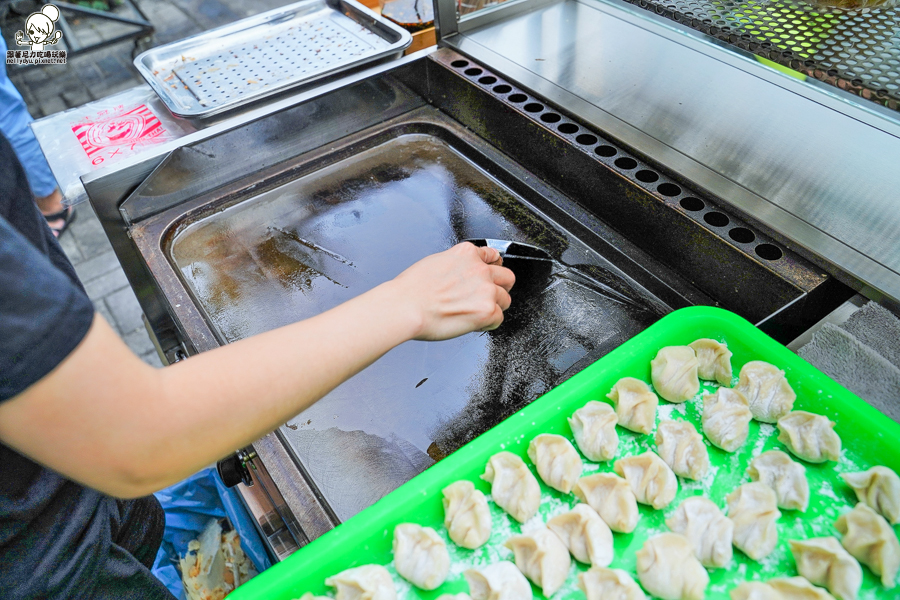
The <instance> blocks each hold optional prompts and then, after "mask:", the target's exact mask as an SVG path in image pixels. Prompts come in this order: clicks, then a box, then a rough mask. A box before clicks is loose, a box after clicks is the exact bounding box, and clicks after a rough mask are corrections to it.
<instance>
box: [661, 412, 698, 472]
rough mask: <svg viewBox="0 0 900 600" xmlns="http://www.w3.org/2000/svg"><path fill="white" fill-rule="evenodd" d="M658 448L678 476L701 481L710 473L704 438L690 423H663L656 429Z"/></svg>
mask: <svg viewBox="0 0 900 600" xmlns="http://www.w3.org/2000/svg"><path fill="white" fill-rule="evenodd" d="M656 447H657V449H658V451H659V456H660V458H662V459H663V460H664V461H666V464H667V465H669V467H671V469H672V470H673V471H674V472H675V474H676V475H680V476H681V477H685V478H687V479H693V480H694V481H699V480H700V479H703V478H704V477H705V476H706V473H707V471H709V452H707V451H706V444H704V443H703V436H701V435H700V434H699V433H697V430H696V429H694V426H693V425H692V424H691V423H689V422H688V421H661V422H660V424H659V426H658V427H657V428H656Z"/></svg>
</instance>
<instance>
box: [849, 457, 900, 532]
mask: <svg viewBox="0 0 900 600" xmlns="http://www.w3.org/2000/svg"><path fill="white" fill-rule="evenodd" d="M841 477H842V478H843V479H844V481H845V482H847V485H849V486H850V487H852V488H853V491H854V492H856V498H857V499H858V500H859V501H860V502H865V503H866V504H867V505H868V506H869V508H871V509H872V510H874V511H875V512H877V513H878V514H880V515H881V516H882V517H884V518H885V519H887V520H888V523H890V524H891V525H896V524H897V523H900V477H897V474H896V473H894V472H893V471H892V470H890V469H888V468H887V467H881V466H878V467H872V468H871V469H869V470H868V471H861V472H859V473H844V474H842V475H841Z"/></svg>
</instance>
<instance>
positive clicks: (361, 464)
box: [81, 0, 900, 558]
mask: <svg viewBox="0 0 900 600" xmlns="http://www.w3.org/2000/svg"><path fill="white" fill-rule="evenodd" d="M768 4H770V5H773V6H775V8H778V7H781V8H783V9H784V10H785V12H780V13H778V14H776V17H777V16H778V15H786V14H790V15H791V17H792V18H796V20H797V21H798V22H800V23H801V25H802V23H803V22H804V19H807V20H809V19H813V20H814V19H815V18H816V15H820V14H822V13H817V12H816V11H814V10H812V9H811V8H809V7H806V6H805V5H803V4H798V3H795V2H788V3H778V2H773V3H768ZM686 5H689V6H686ZM741 6H743V5H738V4H737V3H727V2H725V3H722V2H719V3H715V4H713V3H710V4H709V5H708V6H706V5H703V3H702V2H692V3H686V2H677V3H671V4H670V3H666V2H661V3H656V2H646V1H645V0H639V1H637V2H636V3H628V2H624V1H621V0H508V1H506V2H503V3H499V4H495V5H489V6H486V7H484V8H481V9H480V10H476V11H473V12H467V13H466V14H462V15H461V14H460V13H459V7H458V6H457V4H456V2H454V1H453V0H437V2H436V9H437V10H436V11H435V12H436V15H437V28H438V34H439V44H438V47H436V48H431V49H427V50H423V51H420V52H417V53H415V54H412V55H410V56H406V57H403V58H400V59H397V60H392V61H389V62H385V63H381V64H377V65H375V66H369V67H362V68H358V69H356V70H354V71H351V72H349V74H348V73H346V72H345V73H341V74H337V75H334V76H332V77H330V78H326V79H323V80H320V81H318V82H316V83H315V84H314V85H310V86H308V87H304V88H299V89H295V90H292V91H291V92H290V94H288V95H281V96H276V97H274V98H269V99H268V100H267V101H266V103H265V104H256V105H252V106H249V107H246V106H245V107H243V108H241V109H240V110H238V111H236V112H231V113H228V114H225V115H218V116H217V117H216V118H215V119H213V120H210V121H208V122H197V121H194V122H189V123H187V124H186V125H185V128H184V129H185V131H186V134H185V135H183V136H182V137H180V138H178V139H175V140H172V141H169V142H166V143H164V144H160V145H158V146H155V147H153V148H152V149H148V150H147V151H145V152H143V153H141V154H139V155H137V156H135V157H133V158H131V159H128V160H126V161H123V162H120V163H118V164H117V165H115V166H112V167H108V168H106V169H99V170H97V171H95V172H92V173H89V174H87V175H84V176H83V177H82V178H81V180H82V182H83V186H84V189H85V190H86V193H87V195H88V196H89V197H90V201H91V203H92V205H93V207H94V209H95V210H96V211H97V213H98V215H99V217H100V219H101V222H102V224H103V226H104V228H105V230H106V232H107V235H108V236H109V238H110V240H111V242H112V244H113V247H114V249H115V251H116V253H117V255H118V257H119V259H120V261H121V262H122V264H123V266H124V267H125V270H126V273H127V275H128V277H129V281H130V282H131V284H132V287H133V288H134V290H135V292H136V294H137V296H138V299H139V301H140V303H141V306H142V307H143V309H144V312H145V314H146V316H147V318H148V321H149V323H150V326H151V328H152V330H153V332H154V334H155V336H156V339H157V341H158V343H159V347H160V349H161V352H162V353H163V354H164V356H165V357H166V358H167V360H168V361H169V362H174V361H178V360H184V359H188V360H189V357H190V356H191V355H193V354H195V353H198V352H203V351H206V350H209V349H212V348H215V347H217V346H220V345H222V344H225V343H228V342H230V341H233V340H235V339H239V338H241V337H245V336H247V335H251V334H253V333H256V332H259V331H264V330H266V329H269V328H272V327H275V326H278V325H280V324H283V323H287V322H290V321H292V320H297V319H299V318H303V317H305V316H309V315H312V314H315V313H316V312H319V311H321V310H324V309H327V308H328V307H330V306H333V305H334V304H336V303H338V302H340V301H342V300H343V299H346V298H348V297H351V296H353V295H355V294H358V293H360V292H362V291H365V290H366V289H369V288H370V287H372V286H374V285H377V283H379V282H380V281H383V280H385V279H387V278H389V277H391V276H392V275H393V274H396V273H397V272H399V271H400V270H401V269H402V268H403V267H404V266H406V265H408V264H410V263H411V262H412V261H413V260H414V258H415V257H418V256H422V255H424V254H426V253H428V252H431V251H436V250H440V249H443V248H446V247H448V246H449V245H450V244H452V243H454V242H455V241H458V240H460V239H466V238H472V237H496V238H506V239H515V240H517V241H521V242H528V243H533V244H536V245H539V246H542V247H544V248H546V249H547V250H548V251H549V252H550V253H551V254H552V255H553V257H554V259H556V260H557V261H559V264H560V265H562V266H563V267H564V268H562V269H561V270H559V271H558V272H555V273H554V276H553V277H552V279H551V282H550V284H548V285H547V286H546V287H545V288H542V290H540V291H538V292H536V293H533V294H531V295H528V296H525V295H523V296H521V297H520V298H519V300H520V304H521V306H520V308H519V309H518V312H516V313H514V314H511V315H510V318H508V320H507V323H506V324H505V325H504V326H503V327H502V328H501V329H499V330H497V332H495V333H492V334H471V335H470V336H465V337H463V338H460V339H459V340H456V341H450V342H443V343H440V344H432V345H426V344H423V343H419V342H411V343H409V344H406V345H404V346H401V347H400V348H398V349H396V350H394V351H393V352H391V353H389V354H388V355H387V356H385V357H384V358H383V359H382V360H381V361H379V363H377V364H376V365H374V366H373V367H372V368H370V369H369V370H367V371H366V372H364V373H363V374H361V375H359V376H357V377H356V378H354V379H352V380H351V381H349V382H347V383H346V384H344V385H343V386H341V387H339V388H338V389H337V390H335V391H334V392H332V393H331V394H329V395H328V396H327V397H326V398H325V399H323V400H322V401H320V402H319V403H318V404H316V405H315V406H313V407H312V408H310V409H308V410H307V411H305V412H303V413H301V414H300V415H297V417H295V418H294V419H291V420H290V421H289V422H287V423H285V424H284V425H283V426H282V427H281V428H279V429H278V430H277V431H276V432H274V433H272V434H270V435H267V436H266V437H264V438H263V439H261V440H258V441H257V442H255V443H254V444H253V445H252V447H249V448H245V449H240V450H239V451H238V453H237V454H236V456H235V457H234V458H232V459H231V460H230V461H229V462H227V463H225V465H224V467H223V468H224V469H225V471H226V474H227V475H229V476H230V477H233V478H235V479H236V480H238V479H241V478H244V479H245V480H246V481H247V482H252V483H253V484H254V485H253V486H252V488H248V487H247V486H246V485H244V484H240V486H241V488H240V489H241V491H242V493H243V495H244V497H245V499H246V501H247V504H248V507H249V508H250V509H251V511H252V512H253V513H254V515H255V516H256V517H257V522H258V523H259V526H260V529H261V531H262V532H263V533H264V535H265V537H266V538H267V539H268V541H269V544H270V548H271V550H272V552H273V554H274V555H275V556H276V557H278V558H283V557H285V556H287V555H288V554H290V553H291V552H292V551H293V550H294V549H296V548H297V547H299V546H301V545H303V544H305V543H307V542H308V541H309V540H311V539H314V538H316V537H318V536H319V535H321V534H322V533H324V532H325V531H327V530H329V529H331V528H333V527H334V526H336V525H337V524H339V523H340V522H341V521H343V520H345V519H347V518H349V517H350V516H352V515H353V514H355V513H356V512H358V511H359V510H361V509H362V508H364V507H365V506H367V505H369V504H371V503H372V502H374V501H376V500H377V499H378V498H379V497H381V496H382V495H384V494H385V493H387V492H388V491H390V490H391V489H393V488H394V487H396V486H397V485H399V484H401V483H403V482H404V481H406V480H408V479H410V478H411V477H412V476H414V475H415V474H417V473H418V472H421V471H422V470H423V469H425V468H427V467H428V466H429V465H431V464H433V462H434V461H437V460H440V459H441V458H442V457H444V456H446V455H447V454H448V453H450V452H452V451H454V450H455V449H456V448H458V447H459V446H460V445H461V444H463V443H465V442H466V441H468V440H469V439H471V438H472V437H474V436H475V435H478V434H479V433H481V432H483V431H485V430H486V429H487V428H490V427H491V426H493V425H494V424H496V423H497V422H499V421H500V420H502V419H503V418H505V417H506V416H508V415H510V414H512V413H513V412H515V411H516V410H517V409H518V408H521V407H522V406H523V405H525V404H527V403H528V402H530V401H532V400H534V399H535V398H536V397H537V396H539V395H540V394H542V393H543V392H545V391H547V390H549V389H550V388H552V387H553V386H554V385H556V384H558V383H559V382H561V381H563V380H565V379H566V378H567V377H570V376H571V375H573V374H574V373H576V372H578V371H579V370H580V369H581V368H583V367H584V366H586V365H587V364H590V362H592V361H593V360H596V359H597V358H599V357H600V356H602V355H603V354H605V353H606V352H608V351H609V350H611V349H612V348H614V347H615V346H617V345H618V344H620V343H621V342H622V341H624V340H626V339H628V338H629V337H631V336H633V335H635V334H636V333H637V332H639V331H640V330H642V329H643V328H645V327H646V326H648V325H649V324H650V323H652V322H653V321H655V320H656V319H657V318H659V317H660V316H661V315H663V314H665V313H666V312H669V311H670V310H673V309H675V308H678V307H682V306H687V305H692V304H709V305H718V306H722V307H724V308H727V309H729V310H732V311H734V312H736V313H738V314H740V315H742V316H744V317H746V318H747V319H749V320H751V321H752V322H754V323H756V324H758V326H759V327H760V328H761V329H763V330H764V331H766V332H767V333H769V334H770V335H772V336H773V337H775V338H776V339H778V340H779V341H781V342H783V343H788V342H790V341H791V340H793V339H794V338H796V337H797V336H798V335H800V334H801V333H802V332H804V331H805V330H806V329H808V328H809V327H810V326H811V325H812V324H814V323H815V322H817V321H818V320H819V319H820V318H822V317H824V316H825V315H827V314H828V313H830V312H831V311H833V310H834V309H835V308H837V307H838V306H839V305H841V304H842V303H843V302H845V301H846V300H847V299H848V298H849V297H850V296H852V295H853V294H854V293H856V292H859V293H862V294H864V295H866V296H868V297H870V298H873V299H877V300H880V301H882V302H884V303H886V304H895V303H896V301H897V300H900V249H898V242H897V239H898V236H897V232H898V230H900V211H898V210H896V206H897V204H898V202H900V168H898V157H900V112H898V111H897V104H896V98H897V83H898V76H897V71H898V68H900V67H898V63H897V57H898V56H900V55H898V48H900V40H898V39H897V37H896V29H894V30H893V31H894V33H891V32H890V31H883V30H882V29H879V27H882V26H883V25H884V23H890V22H895V21H891V19H896V18H898V17H897V12H896V11H891V10H885V11H874V12H871V11H870V12H866V13H842V14H841V15H839V16H838V17H834V18H833V19H832V18H831V17H829V23H831V21H834V23H831V24H830V25H829V27H830V28H831V31H832V33H833V34H834V35H838V36H843V37H847V36H849V37H848V38H847V39H848V40H849V42H848V44H844V45H842V46H840V48H841V49H842V50H840V52H845V53H849V54H853V53H856V54H853V55H854V56H855V57H856V58H854V59H851V58H844V57H842V56H838V54H836V52H838V51H831V50H829V48H832V49H833V48H836V46H835V44H836V41H835V39H834V38H833V37H829V36H828V35H825V33H823V34H822V35H820V36H819V38H815V39H818V40H819V41H817V42H811V41H809V40H811V39H813V38H812V37H810V36H808V35H806V33H804V32H806V31H807V29H796V31H797V32H798V33H797V34H796V35H795V37H794V38H791V40H788V41H787V42H785V41H784V40H783V39H782V38H778V39H777V40H776V39H774V38H772V35H774V34H771V35H770V34H769V33H766V32H767V31H769V30H768V29H766V30H759V29H755V28H754V22H753V21H752V19H749V20H748V19H747V18H745V17H746V15H745V14H744V13H746V12H747V6H744V8H743V9H742V8H741ZM753 6H756V5H753ZM756 8H757V9H759V10H762V9H761V8H759V7H756ZM742 10H743V12H742ZM779 10H781V9H779ZM703 11H706V12H703ZM710 11H712V12H713V13H715V14H714V15H713V16H716V17H717V18H716V19H711V18H708V16H709V15H708V14H707V13H710ZM716 11H718V12H716ZM701 13H702V14H701ZM695 14H696V15H699V16H696V17H695ZM829 14H831V13H829ZM810 15H812V16H810ZM848 15H849V16H848ZM833 16H834V15H832V17H833ZM701 17H703V18H701ZM760 18H761V17H760ZM779 18H780V17H779ZM707 21H709V22H707ZM745 21H747V22H745ZM798 27H799V26H798ZM754 31H755V32H756V33H754ZM836 31H843V33H834V32H836ZM860 32H868V33H867V35H868V34H871V37H872V39H871V40H870V38H869V37H866V36H863V37H865V40H867V41H866V43H868V41H872V44H870V45H869V46H866V45H865V44H863V43H862V42H860V39H862V38H861V37H860V36H861V35H862V34H861V33H860ZM826 33H827V32H826ZM854 35H856V36H857V38H855V39H856V40H857V41H856V42H853V41H852V39H851V38H853V36H854ZM879 35H880V37H881V38H882V39H881V40H880V41H879V40H874V37H875V36H879ZM794 40H799V41H796V45H797V48H799V50H790V49H789V50H788V51H787V52H788V54H785V53H784V50H783V48H785V47H793V46H792V44H793V41H794ZM838 41H840V40H838ZM876 42H878V43H877V44H876ZM779 44H780V45H779ZM801 44H807V45H806V46H804V45H801ZM854 44H855V45H854ZM879 44H880V45H879ZM875 46H878V48H880V49H879V50H874V49H873V48H875ZM826 52H831V54H828V53H826ZM866 52H868V53H869V54H866ZM817 57H818V58H817ZM865 57H868V59H872V58H873V57H875V58H879V61H873V60H867V61H863V58H865ZM832 59H834V60H832ZM830 60H832V62H834V61H837V63H836V65H837V66H835V67H834V68H825V67H828V66H829V64H830V63H829V61H830ZM852 60H854V61H856V62H854V64H853V65H850V64H846V63H847V62H848V61H852ZM861 61H862V62H861ZM864 62H865V63H868V64H869V65H870V66H869V67H865V65H864V64H863V63H864ZM857 64H858V65H861V68H863V72H860V71H858V70H854V68H855V65H857ZM785 66H787V67H790V69H791V70H790V71H788V70H786V69H784V68H783V67H785ZM840 66H843V67H846V68H843V69H841V68H839V67H840ZM819 67H823V68H819ZM851 67H852V68H851ZM875 71H878V74H875V73H874V72H875ZM891 73H893V75H891ZM818 75H821V76H820V77H819V76H818ZM864 75H865V77H864ZM882 77H886V79H887V81H886V82H883V81H881V80H880V79H879V78H882Z"/></svg>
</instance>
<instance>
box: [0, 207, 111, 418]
mask: <svg viewBox="0 0 900 600" xmlns="http://www.w3.org/2000/svg"><path fill="white" fill-rule="evenodd" d="M93 318H94V309H93V306H92V305H91V301H90V300H89V299H88V297H87V296H86V295H85V294H84V292H83V291H82V290H81V289H80V288H79V287H78V286H77V285H76V283H75V282H74V281H73V280H72V279H71V278H70V277H69V276H68V275H66V274H65V273H63V272H62V271H61V270H60V269H58V268H57V267H56V266H55V265H54V264H53V263H52V262H51V261H50V259H49V258H48V257H47V255H45V254H42V253H41V252H40V251H39V250H38V249H37V248H35V247H34V245H33V244H32V243H30V242H29V241H28V240H27V239H26V238H25V237H24V236H23V235H22V234H21V233H19V231H18V230H17V229H15V228H14V227H13V226H12V225H10V223H9V222H8V221H7V220H6V219H5V218H4V217H3V216H0V401H3V400H7V399H9V398H12V397H13V396H16V395H17V394H19V393H21V392H22V391H24V390H25V389H26V388H28V387H29V386H31V385H32V384H34V383H36V382H37V381H38V380H40V379H41V378H43V377H44V376H45V375H47V374H48V373H49V372H50V371H52V370H53V369H54V368H56V366H57V365H59V363H61V362H62V361H63V360H64V359H65V358H66V357H67V356H68V355H69V354H70V353H71V352H72V350H74V349H75V347H76V346H77V345H78V344H79V343H80V342H81V340H82V339H83V338H84V336H85V334H87V331H88V329H89V328H90V326H91V322H92V321H93Z"/></svg>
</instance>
